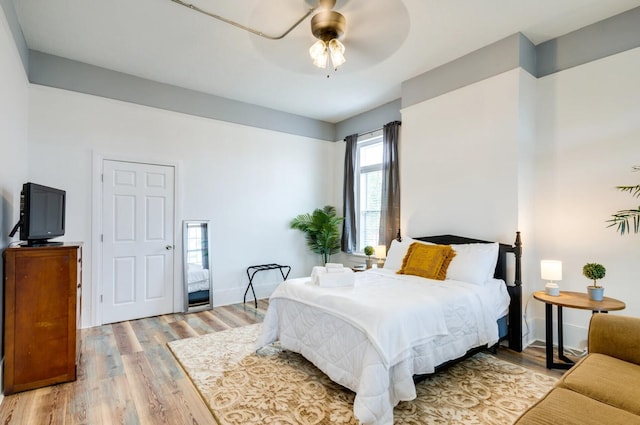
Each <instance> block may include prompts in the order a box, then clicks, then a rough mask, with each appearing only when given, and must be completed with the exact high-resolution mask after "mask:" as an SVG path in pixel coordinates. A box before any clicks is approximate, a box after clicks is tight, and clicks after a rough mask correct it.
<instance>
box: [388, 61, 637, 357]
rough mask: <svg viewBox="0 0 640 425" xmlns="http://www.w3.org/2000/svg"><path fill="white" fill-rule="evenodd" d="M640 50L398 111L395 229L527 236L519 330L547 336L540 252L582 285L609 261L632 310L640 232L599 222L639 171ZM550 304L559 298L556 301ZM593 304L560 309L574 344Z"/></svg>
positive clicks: (626, 202) (615, 292)
mask: <svg viewBox="0 0 640 425" xmlns="http://www.w3.org/2000/svg"><path fill="white" fill-rule="evenodd" d="M639 98H640V49H635V50H632V51H628V52H624V53H621V54H618V55H615V56H611V57H608V58H605V59H601V60H599V61H596V62H592V63H588V64H586V65H582V66H579V67H575V68H572V69H569V70H565V71H563V72H560V73H557V74H553V75H550V76H548V77H545V78H543V79H541V80H536V79H535V78H533V77H532V76H530V75H529V74H527V73H526V72H524V71H522V70H513V71H509V72H506V73H504V74H501V75H498V76H495V77H492V78H489V79H487V80H484V81H481V82H478V83H475V84H472V85H469V86H467V87H464V88H461V89H458V90H455V91H453V92H450V93H447V94H444V95H442V96H439V97H437V98H434V99H430V100H428V101H425V102H423V103H420V104H417V105H414V106H411V107H409V108H406V109H404V110H403V111H402V128H403V132H402V139H401V148H400V161H401V169H402V175H401V186H402V223H403V234H405V235H408V236H417V235H426V234H440V233H454V234H462V235H467V236H473V237H477V238H481V239H489V240H499V241H503V242H508V243H509V242H511V241H512V240H513V233H514V232H515V231H516V230H520V231H522V239H523V244H524V246H523V248H524V254H523V298H524V302H523V304H524V307H525V310H524V312H525V325H524V329H523V331H524V334H525V341H533V340H534V339H540V340H544V308H543V305H542V303H540V302H538V301H535V300H533V299H532V297H531V293H532V292H534V291H538V290H543V289H544V282H543V281H542V280H541V279H540V272H539V264H540V260H541V259H543V258H550V259H559V260H562V261H563V265H564V277H563V280H562V282H561V289H563V290H569V291H576V292H583V293H585V292H586V288H585V287H586V286H587V285H588V284H589V281H588V280H587V279H586V278H585V277H583V276H582V266H583V265H584V264H585V263H586V262H594V261H595V262H600V263H602V264H604V265H605V267H607V276H606V278H605V279H604V280H603V281H602V283H603V285H604V286H605V287H606V289H605V295H608V296H611V297H614V298H618V299H621V300H623V301H625V302H626V303H627V308H626V309H625V310H624V311H622V312H620V314H627V315H632V316H640V301H638V300H640V287H639V286H638V285H637V282H640V261H638V254H640V235H631V236H625V237H621V236H619V235H618V234H617V233H616V232H615V231H614V230H613V229H611V228H606V223H605V221H606V220H607V219H609V218H610V216H611V214H612V213H614V212H616V211H617V210H620V209H626V208H634V207H636V206H637V205H638V204H639V203H640V202H639V201H638V199H635V198H633V197H631V196H630V195H629V194H624V193H621V192H618V191H616V190H615V186H616V185H620V184H638V183H639V182H640V174H638V173H636V174H633V173H631V167H632V166H633V165H640V121H639V120H638V117H640V102H638V99H639ZM554 314H555V309H554ZM590 314H591V312H590V311H580V310H573V309H565V315H564V323H565V344H566V345H567V346H572V347H576V348H578V347H579V348H582V347H583V346H584V344H585V343H586V333H587V327H588V323H589V318H590Z"/></svg>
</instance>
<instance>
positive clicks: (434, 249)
mask: <svg viewBox="0 0 640 425" xmlns="http://www.w3.org/2000/svg"><path fill="white" fill-rule="evenodd" d="M455 256H456V252H455V251H454V250H453V248H451V246H449V245H425V244H421V243H417V242H414V243H412V244H411V246H409V249H408V250H407V254H406V255H405V256H404V260H403V261H402V267H401V268H400V270H398V274H411V275H415V276H421V277H426V278H427V279H435V280H444V279H445V278H446V277H447V268H448V267H449V263H451V260H452V259H453V257H455Z"/></svg>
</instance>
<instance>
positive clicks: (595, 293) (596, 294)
mask: <svg viewBox="0 0 640 425" xmlns="http://www.w3.org/2000/svg"><path fill="white" fill-rule="evenodd" d="M587 292H589V299H590V300H591V301H602V298H603V297H604V288H603V287H602V286H593V285H591V286H587Z"/></svg>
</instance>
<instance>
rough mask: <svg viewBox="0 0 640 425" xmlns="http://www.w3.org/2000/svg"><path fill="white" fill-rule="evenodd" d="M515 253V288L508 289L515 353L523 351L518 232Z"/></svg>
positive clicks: (510, 325)
mask: <svg viewBox="0 0 640 425" xmlns="http://www.w3.org/2000/svg"><path fill="white" fill-rule="evenodd" d="M513 253H514V255H515V257H516V270H515V279H514V282H513V286H508V287H507V290H508V291H509V295H510V296H511V303H510V306H509V348H511V349H512V350H515V351H522V240H521V239H520V232H516V241H515V243H514V244H513Z"/></svg>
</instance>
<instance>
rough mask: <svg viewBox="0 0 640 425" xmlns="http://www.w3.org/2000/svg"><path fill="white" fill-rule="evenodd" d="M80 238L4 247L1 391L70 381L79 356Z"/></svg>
mask: <svg viewBox="0 0 640 425" xmlns="http://www.w3.org/2000/svg"><path fill="white" fill-rule="evenodd" d="M81 288H82V244H80V243H65V244H63V245H57V246H42V247H23V246H17V247H10V248H7V249H6V250H5V251H4V352H5V359H4V394H5V395H8V394H13V393H16V392H19V391H25V390H30V389H34V388H39V387H44V386H47V385H52V384H58V383H61V382H68V381H73V380H75V379H76V366H77V364H78V362H79V359H80V332H79V330H80V306H81Z"/></svg>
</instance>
